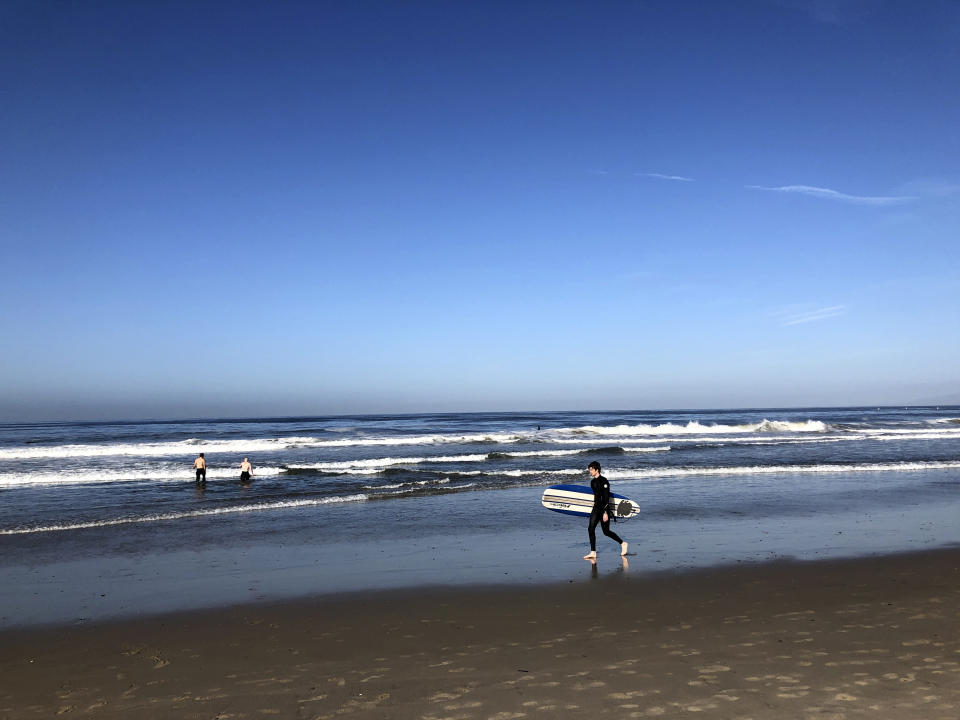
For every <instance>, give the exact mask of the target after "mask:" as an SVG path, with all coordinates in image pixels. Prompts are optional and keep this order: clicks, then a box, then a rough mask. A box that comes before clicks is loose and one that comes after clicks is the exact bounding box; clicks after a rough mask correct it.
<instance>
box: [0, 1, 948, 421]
mask: <svg viewBox="0 0 960 720" xmlns="http://www.w3.org/2000/svg"><path fill="white" fill-rule="evenodd" d="M0 47H2V48H3V52H2V59H0V96H2V98H3V100H2V103H0V150H2V152H0V167H2V172H0V233H2V237H0V265H2V268H3V272H2V283H0V303H2V313H0V337H2V338H3V340H2V345H3V348H2V352H0V419H2V420H26V419H37V418H46V419H55V418H64V419H66V418H91V419H95V418H140V417H185V416H189V417H196V416H224V415H228V416H247V415H251V416H252V415H263V414H267V415H285V414H326V413H352V412H358V413H359V412H416V411H442V410H451V411H460V410H511V409H602V408H611V409H613V408H618V409H622V408H637V409H642V408H673V407H687V408H689V407H743V406H753V407H757V406H763V407H770V406H784V405H790V406H803V405H824V404H826V405H846V404H887V403H891V404H903V403H918V402H942V403H946V402H951V401H952V402H960V92H958V88H960V5H958V4H957V3H956V2H951V1H949V0H925V1H923V2H917V3H904V2H873V1H867V0H846V1H844V0H819V1H816V0H813V1H811V2H802V1H801V0H744V1H742V2H723V3H720V2H708V1H706V0H704V1H703V2H667V1H666V0H663V1H661V2H657V1H650V2H596V3H586V2H559V1H553V0H551V1H549V2H519V3H518V2H502V3H499V2H474V3H467V2H447V1H440V2H435V3H426V2H402V3H401V2H394V1H392V0H391V1H389V2H383V3H378V2H359V3H353V2H342V3H313V2H302V3H291V2H269V3H268V2H262V3H245V2H231V3H213V2H183V3H177V2H154V3H129V2H115V3H114V2H96V3H74V2H10V1H7V2H4V3H2V4H0Z"/></svg>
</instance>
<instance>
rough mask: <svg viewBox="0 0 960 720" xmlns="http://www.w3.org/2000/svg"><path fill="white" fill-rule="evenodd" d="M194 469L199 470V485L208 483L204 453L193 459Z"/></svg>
mask: <svg viewBox="0 0 960 720" xmlns="http://www.w3.org/2000/svg"><path fill="white" fill-rule="evenodd" d="M193 469H194V470H196V471H197V485H206V484H207V461H206V460H204V459H203V453H200V457H198V458H197V459H196V460H194V461H193Z"/></svg>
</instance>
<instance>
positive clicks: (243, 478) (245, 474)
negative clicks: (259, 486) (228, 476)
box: [240, 458, 253, 483]
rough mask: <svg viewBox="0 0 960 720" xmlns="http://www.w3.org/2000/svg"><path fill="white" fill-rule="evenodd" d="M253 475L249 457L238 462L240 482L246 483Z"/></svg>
mask: <svg viewBox="0 0 960 720" xmlns="http://www.w3.org/2000/svg"><path fill="white" fill-rule="evenodd" d="M252 475H253V465H251V464H250V458H244V459H243V462H242V463H240V482H242V483H248V482H250V477H251V476H252Z"/></svg>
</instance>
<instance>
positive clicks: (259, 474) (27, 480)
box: [0, 466, 283, 487]
mask: <svg viewBox="0 0 960 720" xmlns="http://www.w3.org/2000/svg"><path fill="white" fill-rule="evenodd" d="M281 472H283V468H279V467H254V468H253V479H254V480H256V479H257V478H263V477H275V476H277V475H279V474H280V473H281ZM239 477H240V470H239V469H232V468H207V480H237V479H238V478H239ZM195 478H196V472H195V471H194V470H193V469H192V468H189V467H187V468H170V467H169V466H159V467H143V466H140V467H133V468H131V467H127V468H123V469H122V470H91V469H89V468H83V469H80V470H59V471H56V472H29V473H27V472H12V473H0V487H17V486H23V485H86V484H94V483H134V482H163V483H168V482H193V481H194V479H195Z"/></svg>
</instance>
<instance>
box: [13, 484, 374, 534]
mask: <svg viewBox="0 0 960 720" xmlns="http://www.w3.org/2000/svg"><path fill="white" fill-rule="evenodd" d="M368 497H369V496H367V495H359V494H358V495H345V496H342V497H329V498H321V499H315V500H282V501H279V502H272V503H254V504H252V505H233V506H231V507H221V508H211V509H208V510H189V511H184V512H171V513H157V514H155V515H142V516H139V517H125V518H112V519H110V520H93V521H91V522H82V523H67V524H63V525H39V526H35V527H29V528H11V529H5V530H0V535H26V534H30V533H41V532H57V531H63V530H86V529H90V528H100V527H109V526H111V525H127V524H129V523H146V522H159V521H161V520H180V519H183V518H192V517H204V516H208V515H227V514H230V513H248V512H263V511H266V510H284V509H287V508H297V507H313V506H317V505H330V504H332V503H345V502H359V501H362V500H367V499H368Z"/></svg>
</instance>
